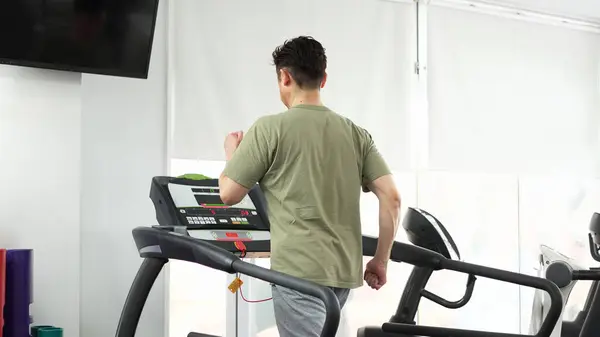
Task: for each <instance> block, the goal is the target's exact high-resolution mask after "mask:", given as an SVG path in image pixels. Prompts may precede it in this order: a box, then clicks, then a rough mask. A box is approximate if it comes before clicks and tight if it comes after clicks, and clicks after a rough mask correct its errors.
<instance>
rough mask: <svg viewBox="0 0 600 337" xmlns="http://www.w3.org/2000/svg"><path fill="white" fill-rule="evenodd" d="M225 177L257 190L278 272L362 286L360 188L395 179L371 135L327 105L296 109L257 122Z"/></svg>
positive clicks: (337, 284) (334, 284)
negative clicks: (265, 210) (257, 186)
mask: <svg viewBox="0 0 600 337" xmlns="http://www.w3.org/2000/svg"><path fill="white" fill-rule="evenodd" d="M223 174H224V175H225V176H227V177H228V178H230V179H232V180H233V181H235V182H237V183H238V184H240V185H242V186H244V187H246V188H251V187H252V186H254V184H256V183H257V182H258V183H259V184H260V186H261V189H262V190H263V192H264V194H265V197H266V200H267V207H268V213H269V221H270V223H271V268H272V269H273V270H277V271H280V272H283V273H286V274H290V275H293V276H296V277H300V278H303V279H306V280H310V281H313V282H316V283H318V284H321V285H324V286H329V287H338V288H350V289H352V288H357V287H360V286H361V285H362V284H363V278H362V271H363V263H362V235H361V223H360V205H359V204H360V193H361V186H365V185H366V184H368V183H370V182H371V181H373V180H375V179H377V178H379V177H381V176H384V175H387V174H390V170H389V168H388V166H387V165H386V163H385V161H384V160H383V158H382V157H381V155H380V154H379V152H378V151H377V149H376V147H375V144H374V143H373V140H372V139H371V136H370V135H369V133H368V132H367V131H366V130H364V129H362V128H360V127H358V126H356V125H355V124H354V123H352V121H350V120H349V119H347V118H345V117H342V116H340V115H338V114H336V113H335V112H333V111H331V110H329V109H328V108H326V107H324V106H312V105H298V106H295V107H292V108H291V109H289V110H288V111H286V112H283V113H280V114H276V115H270V116H266V117H262V118H260V119H258V120H257V121H256V122H255V123H254V125H253V126H252V127H251V128H250V129H249V130H248V132H247V133H246V134H245V136H244V139H243V140H242V142H241V143H240V146H239V147H238V149H237V150H236V151H235V153H234V155H233V156H232V158H231V160H230V161H229V162H228V163H227V165H226V167H225V170H224V172H223ZM373 216H374V217H376V216H377V215H376V214H373Z"/></svg>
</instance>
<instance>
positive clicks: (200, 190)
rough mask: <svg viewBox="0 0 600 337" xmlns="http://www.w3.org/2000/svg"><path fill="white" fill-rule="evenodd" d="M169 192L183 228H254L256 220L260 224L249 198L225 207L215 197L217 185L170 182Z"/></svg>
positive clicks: (254, 207) (216, 196) (217, 193)
mask: <svg viewBox="0 0 600 337" xmlns="http://www.w3.org/2000/svg"><path fill="white" fill-rule="evenodd" d="M169 192H170V193H171V197H172V198H173V202H174V203H175V207H177V209H178V210H179V212H180V213H181V214H182V215H183V216H184V217H185V220H186V224H187V225H208V226H210V225H217V224H218V225H255V224H256V222H257V220H258V221H260V217H259V216H258V212H257V211H256V206H255V205H254V203H253V202H252V200H251V199H250V197H249V196H245V197H244V199H243V200H242V201H241V202H240V203H238V204H237V205H233V206H227V205H225V204H224V203H223V201H221V198H220V197H219V192H220V190H219V187H218V186H215V187H194V186H189V185H181V184H175V183H170V184H169ZM208 226H207V227H208Z"/></svg>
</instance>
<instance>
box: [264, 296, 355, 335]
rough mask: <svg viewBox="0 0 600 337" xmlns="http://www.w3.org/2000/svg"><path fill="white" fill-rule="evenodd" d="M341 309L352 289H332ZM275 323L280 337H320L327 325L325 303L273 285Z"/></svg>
mask: <svg viewBox="0 0 600 337" xmlns="http://www.w3.org/2000/svg"><path fill="white" fill-rule="evenodd" d="M331 290H333V292H334V293H335V295H336V296H337V298H338V300H339V301H340V309H341V308H343V307H344V305H345V304H346V300H347V299H348V295H349V294H350V289H341V288H331ZM272 292H273V308H274V309H275V322H276V323H277V330H279V336H280V337H319V336H320V334H321V330H323V325H324V324H325V305H324V304H323V302H322V301H321V300H320V299H318V298H316V297H312V296H309V295H306V294H303V293H300V292H298V291H295V290H292V289H288V288H284V287H280V286H277V285H272Z"/></svg>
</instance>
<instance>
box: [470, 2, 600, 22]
mask: <svg viewBox="0 0 600 337" xmlns="http://www.w3.org/2000/svg"><path fill="white" fill-rule="evenodd" d="M481 2H486V3H493V4H498V5H504V6H510V7H516V8H520V9H525V10H530V11H535V12H540V13H544V14H553V15H559V16H565V17H569V18H574V19H582V20H586V21H594V22H599V23H600V0H483V1H481Z"/></svg>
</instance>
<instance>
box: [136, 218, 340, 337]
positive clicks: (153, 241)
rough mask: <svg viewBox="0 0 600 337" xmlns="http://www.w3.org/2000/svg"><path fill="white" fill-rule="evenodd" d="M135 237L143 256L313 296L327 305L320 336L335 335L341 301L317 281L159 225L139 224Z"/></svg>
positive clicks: (329, 336)
mask: <svg viewBox="0 0 600 337" xmlns="http://www.w3.org/2000/svg"><path fill="white" fill-rule="evenodd" d="M133 237H134V240H135V243H136V245H137V248H138V251H139V253H140V256H141V257H143V258H163V259H176V260H183V261H188V262H192V263H198V264H201V265H203V266H206V267H209V268H212V269H218V270H221V271H224V272H226V273H229V274H235V273H241V274H244V275H248V276H251V277H254V278H257V279H260V280H263V281H266V282H270V283H272V284H275V285H279V286H282V287H285V288H289V289H292V290H296V291H299V292H301V293H304V294H307V295H310V296H314V297H316V298H318V299H320V300H321V301H323V304H324V305H325V311H326V314H325V324H324V325H323V330H322V331H321V335H320V336H321V337H335V335H336V333H337V329H338V326H339V321H340V304H339V301H338V299H337V297H336V296H335V293H334V292H333V290H331V289H330V288H328V287H325V286H321V285H318V284H316V283H314V282H311V281H307V280H303V279H301V278H298V277H295V276H292V275H288V274H284V273H281V272H278V271H275V270H271V269H267V268H263V267H260V266H257V265H254V264H251V263H247V262H244V261H242V260H241V259H240V258H239V257H237V256H235V255H234V254H232V253H230V252H228V251H227V250H225V249H222V248H220V247H217V246H215V245H212V244H210V243H208V242H206V241H203V240H200V239H195V238H192V237H190V236H186V235H183V234H181V233H175V232H171V231H166V230H164V229H159V228H150V227H138V228H135V229H134V230H133Z"/></svg>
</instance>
